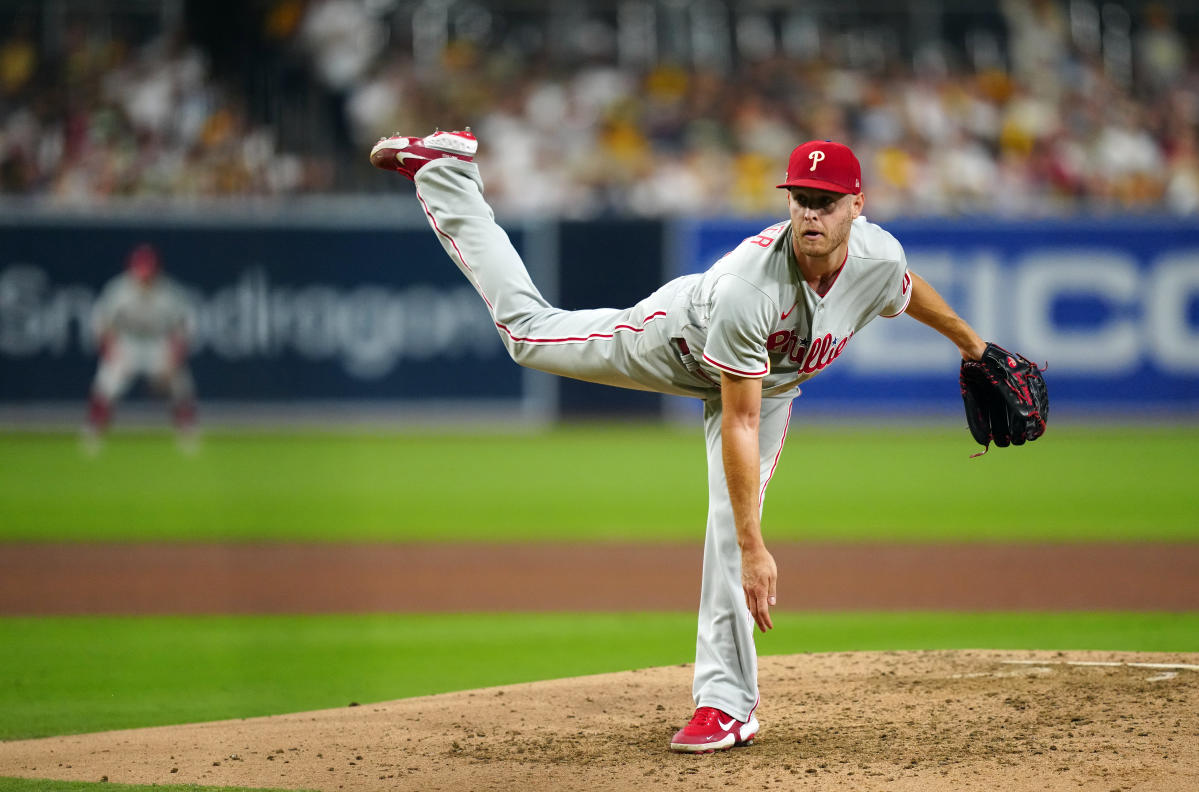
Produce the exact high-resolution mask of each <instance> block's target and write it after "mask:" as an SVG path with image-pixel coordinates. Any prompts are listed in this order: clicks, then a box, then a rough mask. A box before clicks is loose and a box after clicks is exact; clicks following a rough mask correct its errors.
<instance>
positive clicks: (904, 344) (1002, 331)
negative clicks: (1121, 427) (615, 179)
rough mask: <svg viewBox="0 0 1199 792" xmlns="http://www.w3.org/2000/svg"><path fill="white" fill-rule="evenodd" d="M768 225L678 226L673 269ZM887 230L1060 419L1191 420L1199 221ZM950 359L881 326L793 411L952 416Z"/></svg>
mask: <svg viewBox="0 0 1199 792" xmlns="http://www.w3.org/2000/svg"><path fill="white" fill-rule="evenodd" d="M766 225H769V222H765V221H764V222H757V223H747V222H736V223H734V222H725V221H720V222H703V223H695V224H687V225H684V226H682V227H681V228H680V231H679V233H680V236H679V239H678V246H677V248H676V249H678V250H679V251H680V257H679V262H680V268H681V270H682V271H686V272H695V271H700V270H703V269H706V268H707V267H708V266H710V265H711V263H712V262H714V261H716V260H717V259H718V258H720V257H721V256H722V255H724V253H725V252H727V251H728V250H730V249H732V248H733V247H735V246H736V245H737V244H738V243H739V242H740V241H741V240H742V239H744V238H746V237H752V236H754V235H755V234H757V233H758V232H759V231H761V229H762V228H763V227H764V226H766ZM883 225H884V227H885V228H886V229H887V230H888V231H890V232H891V233H892V234H894V235H895V237H896V238H897V239H898V240H899V241H900V243H902V245H903V247H904V250H905V252H906V253H907V258H908V265H909V267H910V268H911V270H912V271H913V272H915V273H917V274H919V275H920V276H922V277H923V278H924V279H925V280H927V281H928V282H929V283H930V284H932V285H933V287H934V288H936V289H937V291H939V292H940V293H941V294H942V296H944V297H945V298H946V300H947V301H948V302H949V303H950V305H952V306H953V307H954V308H955V309H956V310H957V312H958V313H959V314H960V315H961V316H962V317H963V318H965V319H966V320H967V321H969V322H970V324H971V325H973V326H974V328H975V329H976V330H978V331H979V333H980V334H981V335H982V336H983V337H984V338H985V339H987V340H989V341H994V342H996V343H998V344H1000V345H1001V346H1004V347H1006V348H1008V349H1010V350H1013V351H1016V352H1020V353H1021V354H1023V355H1025V356H1026V357H1028V358H1029V359H1031V360H1033V361H1035V362H1037V363H1038V364H1048V371H1047V373H1046V380H1047V381H1048V383H1049V387H1050V397H1051V404H1052V405H1053V407H1054V409H1055V410H1058V411H1059V414H1064V413H1068V412H1070V411H1078V412H1085V411H1086V410H1088V409H1103V410H1109V409H1116V410H1121V411H1126V412H1127V414H1128V415H1129V416H1130V417H1136V416H1138V415H1140V414H1142V413H1143V412H1144V411H1153V410H1164V411H1171V412H1177V411H1183V412H1199V224H1197V223H1193V222H1189V223H1188V222H1165V221H1162V222H1154V221H1148V220H1146V219H1144V218H1137V219H1135V220H1130V219H1129V218H1115V217H1113V218H1111V219H1105V220H1102V221H1099V220H1086V221H1076V222H1070V221H1053V222H1049V221H1030V222H1011V221H994V222H981V221H952V220H940V221H919V222H916V221H908V222H894V223H885V224H883ZM959 360H960V357H959V356H958V354H957V351H956V350H955V348H954V347H953V346H952V345H951V344H950V343H949V342H948V341H946V340H945V339H944V338H942V337H941V336H939V335H938V334H937V333H935V332H933V331H932V330H929V329H928V328H926V327H924V326H923V325H921V324H919V323H917V322H916V321H914V320H912V319H911V318H909V317H905V316H901V317H898V318H895V319H881V318H880V319H876V320H874V321H873V322H872V323H871V324H870V325H869V326H868V327H866V328H865V329H864V330H862V331H861V332H860V333H858V334H856V335H855V336H854V337H853V340H852V342H851V343H849V344H848V345H847V347H846V349H845V351H844V353H843V354H842V355H841V357H839V358H838V359H837V362H836V364H835V365H832V366H829V367H828V369H827V370H826V371H824V372H822V373H821V374H820V376H819V377H816V378H815V379H813V380H811V381H809V382H808V383H806V384H805V385H804V386H803V400H802V401H801V402H800V403H799V404H809V405H813V406H819V407H821V408H827V409H831V410H836V409H840V408H842V407H849V408H853V407H864V408H872V407H878V408H887V407H894V406H895V405H897V404H913V403H918V404H920V405H921V406H927V407H931V408H936V409H942V408H944V409H946V410H949V409H954V410H960V399H959V396H958V384H957V366H958V361H959ZM797 406H798V405H797ZM1059 408H1060V410H1059Z"/></svg>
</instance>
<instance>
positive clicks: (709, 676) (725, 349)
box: [371, 130, 986, 751]
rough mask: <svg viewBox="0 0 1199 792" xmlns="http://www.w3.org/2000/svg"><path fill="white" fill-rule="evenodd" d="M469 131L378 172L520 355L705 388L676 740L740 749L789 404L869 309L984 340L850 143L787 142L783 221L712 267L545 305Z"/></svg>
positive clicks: (973, 344) (554, 368)
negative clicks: (868, 203)
mask: <svg viewBox="0 0 1199 792" xmlns="http://www.w3.org/2000/svg"><path fill="white" fill-rule="evenodd" d="M476 149H477V141H476V140H475V138H474V136H473V135H472V134H470V132H469V130H467V131H465V132H440V131H438V132H435V133H434V134H432V135H430V136H428V137H425V138H414V137H403V136H396V137H392V138H385V139H383V140H380V141H379V143H378V144H377V145H376V146H375V147H374V149H373V150H372V151H371V162H372V163H373V164H374V165H376V166H377V167H380V168H384V169H388V170H396V171H399V172H400V173H402V174H404V175H405V176H408V177H409V178H412V179H413V181H414V182H415V183H416V186H417V197H418V199H419V200H420V202H421V205H422V206H423V208H424V211H425V214H426V216H427V218H428V220H429V223H430V225H431V226H432V227H433V229H434V231H435V232H436V233H437V235H438V238H439V240H440V241H441V243H442V246H443V247H444V249H445V250H446V252H447V253H448V254H449V256H450V258H451V259H453V261H454V262H455V263H456V264H457V265H458V267H459V269H460V270H461V271H462V273H463V274H464V275H465V276H466V277H467V279H468V280H469V281H470V282H471V283H472V284H473V285H474V286H475V288H476V289H477V290H478V292H479V294H480V295H481V296H482V297H483V299H484V301H485V302H486V303H487V306H488V309H489V310H490V311H491V314H492V317H493V318H494V320H495V325H496V327H497V329H498V330H499V333H500V337H501V339H502V340H503V342H504V345H505V347H506V348H507V349H508V352H509V354H510V355H511V356H512V358H513V359H514V360H515V361H516V362H517V363H519V364H521V365H523V366H528V367H531V368H535V369H538V370H541V371H546V372H550V373H554V374H559V375H562V376H566V377H573V378H577V379H582V380H587V381H591V382H598V383H603V384H608V385H615V386H620V387H626V388H637V389H642V390H651V391H658V392H661V393H669V394H677V395H687V396H695V397H698V398H701V399H703V400H704V425H705V437H706V445H707V454H708V504H709V510H708V523H707V533H706V539H705V546H704V565H703V582H702V589H701V599H700V609H699V621H698V634H697V640H696V662H695V677H694V685H693V695H694V698H695V703H696V711H695V714H694V716H693V717H692V719H691V721H690V723H688V724H687V726H686V727H685V728H683V729H681V730H680V731H679V732H678V733H677V734H675V736H674V737H673V738H672V740H671V748H672V749H674V750H678V751H710V750H717V749H724V748H729V747H732V746H734V745H744V744H748V743H749V742H751V741H752V740H753V738H754V737H755V736H756V734H757V732H758V721H757V719H756V717H755V716H754V712H755V710H756V708H757V704H758V685H757V655H756V650H755V647H754V638H753V626H754V624H755V623H756V624H757V625H758V627H759V628H760V629H762V630H763V631H765V630H768V629H770V628H771V627H772V626H773V625H772V623H771V619H770V607H771V606H773V605H774V604H775V602H776V580H777V570H776V567H775V563H774V559H773V558H772V556H771V555H770V553H769V551H768V550H767V549H766V546H765V543H764V541H763V539H762V533H761V526H760V520H761V511H762V504H763V502H764V498H765V492H766V487H767V485H768V483H769V481H770V478H771V475H772V474H773V472H774V469H775V467H776V465H777V463H778V460H779V457H780V455H781V453H782V447H783V443H784V440H785V438H786V433H787V426H788V424H789V420H790V405H791V400H792V399H793V398H795V397H796V396H798V395H799V388H798V387H797V386H798V385H799V384H800V383H801V382H803V381H805V380H807V379H809V378H810V377H812V376H815V374H817V373H818V372H819V371H821V370H823V369H824V368H826V367H827V366H828V365H830V364H831V363H832V362H833V360H835V359H836V358H837V357H838V356H839V355H840V354H841V353H842V351H843V350H844V349H845V346H846V345H847V344H848V343H849V341H850V339H851V338H852V337H853V335H854V334H855V333H856V332H857V331H858V330H860V329H861V328H862V327H864V326H865V325H866V324H867V323H869V322H870V321H871V320H872V319H874V317H876V316H897V315H899V314H900V313H903V312H904V311H905V310H906V311H907V312H908V313H909V314H911V315H912V316H913V317H914V318H916V319H917V320H919V321H921V322H924V323H925V324H928V325H929V326H931V327H933V328H934V329H936V330H937V331H938V332H940V333H941V334H942V335H944V336H946V337H947V338H948V339H949V340H950V341H952V342H953V343H954V344H955V345H956V346H957V347H958V349H959V350H960V352H961V354H962V356H963V358H964V359H969V360H977V359H978V358H980V357H981V356H982V354H983V351H984V349H985V348H986V344H985V343H984V342H983V340H982V339H981V338H980V337H979V336H978V334H977V333H975V332H974V331H973V330H972V329H971V328H970V327H969V325H967V324H966V323H965V322H964V321H963V320H962V319H960V318H959V317H958V316H957V315H956V314H955V313H954V312H953V311H952V310H951V309H950V308H949V306H948V305H947V304H946V303H945V302H944V301H943V300H942V299H941V298H940V296H939V295H937V293H936V292H935V291H934V290H933V289H932V288H931V287H930V286H929V285H928V284H927V283H926V282H924V281H923V280H922V279H921V278H919V277H918V276H916V275H915V274H914V273H911V272H910V271H909V270H908V267H907V261H906V258H905V256H904V253H903V249H902V247H901V246H900V244H899V243H898V242H897V241H896V240H895V238H894V237H892V236H891V235H890V234H888V233H887V232H886V231H884V230H883V229H881V228H879V227H878V226H876V225H873V224H871V223H869V222H867V221H866V220H865V218H864V217H862V216H861V213H862V208H863V206H864V201H865V198H864V196H863V194H862V190H861V168H860V165H859V164H858V161H857V158H856V157H855V156H854V155H853V153H852V152H851V151H850V150H849V149H848V148H847V147H846V146H843V145H840V144H837V143H831V142H828V141H823V142H822V141H811V142H809V143H805V144H803V145H801V146H799V147H797V148H796V149H795V150H794V151H793V152H792V154H791V157H790V159H789V161H788V166H787V175H786V179H785V181H784V182H783V183H782V184H780V185H779V186H780V187H783V188H786V189H787V204H788V209H789V213H790V220H789V221H784V222H782V223H778V224H776V225H773V226H771V227H769V228H767V229H765V230H763V231H762V232H761V233H760V234H759V235H757V236H755V237H751V238H749V239H747V240H745V241H744V242H742V243H741V244H740V245H739V246H738V247H737V248H736V249H734V250H733V251H731V252H730V253H729V254H727V255H726V256H725V257H724V258H722V259H721V260H720V261H719V262H717V263H716V264H714V265H713V266H712V268H711V269H709V270H708V271H707V272H704V273H700V274H695V275H688V276H684V277H682V278H678V279H676V280H673V281H671V282H669V283H667V284H666V285H664V286H663V287H661V288H660V289H658V290H657V291H656V292H654V293H653V294H651V295H650V296H649V297H647V298H645V299H644V300H642V301H641V302H639V303H638V304H637V305H635V306H633V307H632V308H628V309H611V308H605V309H593V310H584V311H565V310H561V309H558V308H554V307H553V306H551V305H550V304H549V303H548V302H546V300H545V299H544V298H543V297H542V296H541V294H540V292H539V291H538V290H537V288H536V286H534V285H533V282H532V280H531V279H530V277H529V274H528V271H527V270H526V269H525V266H524V264H523V262H522V261H521V260H520V257H519V256H518V254H517V253H516V251H515V249H514V248H513V247H512V244H511V242H510V241H509V240H508V237H507V235H506V234H505V233H504V231H503V230H502V229H501V228H500V227H499V226H498V225H497V224H496V223H495V221H494V215H493V213H492V211H491V209H490V207H489V206H488V205H487V203H486V202H485V200H484V198H483V182H482V179H481V177H480V174H479V170H478V168H477V166H476V165H475V164H474V162H473V157H474V153H475V151H476Z"/></svg>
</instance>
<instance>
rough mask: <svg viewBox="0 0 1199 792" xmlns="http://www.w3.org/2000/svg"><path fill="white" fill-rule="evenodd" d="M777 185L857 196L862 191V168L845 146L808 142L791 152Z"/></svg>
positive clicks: (824, 141)
mask: <svg viewBox="0 0 1199 792" xmlns="http://www.w3.org/2000/svg"><path fill="white" fill-rule="evenodd" d="M778 186H779V187H814V188H816V189H817V190H831V191H832V192H838V193H852V194H854V195H857V194H858V193H860V192H861V191H862V166H861V164H860V163H859V162H858V158H857V157H855V156H854V155H853V152H852V151H850V150H849V146H846V145H843V144H841V143H834V142H832V141H831V140H809V141H808V142H807V143H804V144H802V145H799V146H796V147H795V150H794V151H792V152H791V158H790V159H789V160H787V180H786V181H785V182H783V183H782V184H780V185H778Z"/></svg>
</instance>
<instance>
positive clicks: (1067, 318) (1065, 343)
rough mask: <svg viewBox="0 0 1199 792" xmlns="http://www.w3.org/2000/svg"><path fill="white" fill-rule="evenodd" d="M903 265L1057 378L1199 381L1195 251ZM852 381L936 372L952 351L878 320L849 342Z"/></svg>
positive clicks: (914, 329)
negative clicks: (1151, 372)
mask: <svg viewBox="0 0 1199 792" xmlns="http://www.w3.org/2000/svg"><path fill="white" fill-rule="evenodd" d="M908 263H909V266H910V267H911V268H912V270H913V271H915V272H917V273H919V274H920V275H922V276H923V277H924V278H925V279H926V280H928V281H929V282H930V283H931V284H932V285H933V286H934V287H936V289H937V290H938V291H940V292H941V293H942V294H943V295H944V296H945V297H946V298H947V299H948V300H949V302H950V303H951V304H952V305H953V306H954V307H955V308H956V309H957V311H958V313H960V314H961V315H962V316H963V317H964V318H966V319H967V320H968V321H969V322H970V323H971V324H972V325H973V326H974V327H975V328H976V329H977V330H978V331H979V333H980V334H982V336H983V337H984V338H987V339H989V340H994V341H997V342H998V343H1000V344H1001V345H1003V346H1006V347H1009V348H1011V349H1015V350H1018V351H1020V352H1021V353H1023V354H1025V355H1026V356H1028V357H1030V358H1032V359H1034V360H1037V361H1041V362H1045V361H1048V363H1049V365H1050V370H1051V371H1052V372H1053V375H1054V377H1057V376H1062V375H1066V376H1069V375H1074V376H1101V377H1119V376H1124V375H1132V374H1134V373H1136V372H1137V371H1139V370H1141V369H1143V368H1145V367H1150V368H1152V369H1155V370H1157V371H1158V372H1160V373H1161V374H1163V375H1166V376H1171V377H1179V378H1188V379H1190V378H1194V377H1196V376H1197V375H1199V249H1195V250H1179V249H1175V250H1171V251H1168V252H1165V253H1163V254H1162V255H1160V256H1158V257H1156V258H1153V259H1151V260H1150V262H1149V263H1148V264H1142V263H1140V261H1139V260H1138V259H1137V258H1136V257H1135V256H1132V255H1127V254H1124V253H1121V252H1119V251H1113V250H1112V249H1111V248H1102V249H1096V250H1087V249H1080V248H1074V249H1069V250H1061V249H1054V250H1052V251H1049V250H1043V249H1042V250H1036V251H1032V252H1030V253H1028V254H1027V255H1024V256H1018V257H1014V258H1013V259H1011V260H1007V261H1004V260H1002V259H1000V258H999V257H998V256H996V255H994V254H992V253H980V254H977V255H975V256H964V255H962V252H961V251H960V250H955V251H936V250H931V249H918V248H917V249H909V251H908ZM851 347H852V348H851V349H850V350H847V352H846V355H845V356H844V360H845V363H846V364H847V366H848V368H849V369H850V371H851V372H852V373H853V374H855V375H869V374H871V373H879V374H886V375H888V376H895V375H897V374H903V373H910V374H921V375H924V374H928V375H940V374H943V373H944V372H945V370H946V366H947V365H952V364H953V363H954V362H955V359H956V356H957V352H956V350H955V349H954V348H953V347H952V345H950V344H947V343H946V342H945V340H944V339H943V338H941V337H940V336H939V335H937V334H936V333H934V332H932V331H931V330H929V329H928V328H925V327H923V326H922V325H919V324H918V323H916V322H913V321H911V320H902V319H890V320H887V319H879V320H876V321H875V322H874V323H872V324H871V325H870V326H869V327H868V328H867V329H866V330H864V331H863V332H861V333H859V334H858V335H857V336H855V337H854V343H853V344H852V345H851Z"/></svg>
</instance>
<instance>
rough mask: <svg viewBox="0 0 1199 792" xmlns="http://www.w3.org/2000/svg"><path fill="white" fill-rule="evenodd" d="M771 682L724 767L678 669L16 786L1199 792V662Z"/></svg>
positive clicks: (61, 749)
mask: <svg viewBox="0 0 1199 792" xmlns="http://www.w3.org/2000/svg"><path fill="white" fill-rule="evenodd" d="M1080 662H1081V663H1087V665H1077V664H1075V663H1080ZM1130 663H1147V664H1155V665H1153V666H1152V667H1149V666H1144V665H1130ZM1167 666H1168V667H1167ZM761 671H762V679H761V682H762V690H763V697H764V698H763V703H762V706H761V708H760V711H759V716H760V719H761V721H762V732H761V734H760V738H759V740H758V742H757V743H756V744H755V745H752V746H750V747H747V748H738V749H734V750H732V751H728V752H725V753H719V754H711V755H677V754H671V753H669V752H668V751H667V749H666V743H667V740H668V739H669V737H670V735H671V733H672V732H673V730H674V729H675V728H677V727H678V726H679V725H681V723H682V722H683V721H684V720H685V719H686V718H687V716H688V715H689V714H690V709H691V703H690V701H689V699H688V697H687V694H686V691H687V689H688V686H689V680H690V667H689V666H675V667H670V668H654V669H646V670H641V671H632V672H624V673H618V674H604V675H599V676H592V677H583V678H576V679H562V680H553V681H546V682H536V683H530V684H523V685H513V686H508V687H500V688H488V689H482V690H474V691H464V692H459V693H451V694H444V695H439V696H429V697H423V698H413V699H405V700H401V701H394V702H388V703H383V704H372V705H368V706H357V707H346V708H341V709H336V710H324V711H320V712H309V713H299V714H292V715H283V716H276V717H269V718H252V719H245V720H236V721H220V722H214V723H200V724H193V725H184V726H170V727H157V728H150V729H136V730H129V731H115V732H103V733H98V734H85V735H77V736H71V737H55V738H49V739H42V740H27V741H19V742H9V743H0V775H13V776H25V777H37V778H55V779H68V780H86V781H99V780H101V779H102V778H107V779H108V780H109V781H113V782H124V783H143V784H187V783H195V784H204V785H236V786H252V787H279V788H289V789H291V788H295V789H300V788H304V789H319V790H331V791H332V790H397V789H400V790H453V791H454V792H460V791H461V790H486V789H494V790H513V789H520V790H531V791H533V792H540V791H541V790H588V791H589V792H603V791H605V790H642V789H725V788H740V789H804V790H904V791H906V790H933V792H940V791H941V790H946V791H947V790H960V789H977V790H1000V789H1001V790H1004V792H1031V791H1032V790H1059V789H1070V790H1075V789H1080V790H1097V791H1100V790H1101V791H1102V792H1110V791H1111V790H1152V791H1155V792H1156V791H1158V790H1160V791H1163V792H1165V791H1167V790H1169V791H1171V792H1174V791H1177V792H1183V790H1187V791H1188V792H1189V791H1190V790H1194V789H1196V788H1199V720H1197V719H1196V717H1195V712H1196V704H1197V703H1199V702H1197V693H1199V654H1183V655H1144V654H1142V655H1131V654H1107V653H1065V654H1063V653H1028V652H1019V653H1014V652H1005V653H1000V652H983V651H967V652H919V653H910V652H909V653H881V654H880V653H852V654H824V655H793V656H780V657H766V658H763V659H762V662H761Z"/></svg>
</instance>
